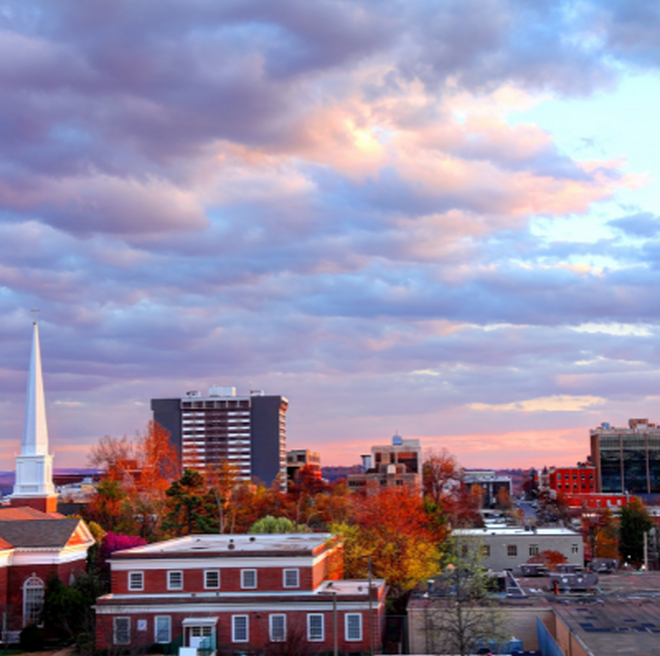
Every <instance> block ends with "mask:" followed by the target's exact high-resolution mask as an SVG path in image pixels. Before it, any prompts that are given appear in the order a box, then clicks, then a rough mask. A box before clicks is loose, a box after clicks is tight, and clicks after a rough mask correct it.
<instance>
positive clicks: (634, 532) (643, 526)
mask: <svg viewBox="0 0 660 656" xmlns="http://www.w3.org/2000/svg"><path fill="white" fill-rule="evenodd" d="M652 527H653V520H652V519H651V517H650V515H649V513H648V510H646V508H645V507H644V504H643V503H642V501H641V499H639V497H630V499H629V500H628V503H627V505H625V506H624V507H623V508H621V511H620V512H619V551H620V553H621V558H622V559H623V561H624V562H626V563H633V564H634V565H637V566H639V565H640V564H641V563H643V562H644V534H645V533H648V531H650V530H651V528H652Z"/></svg>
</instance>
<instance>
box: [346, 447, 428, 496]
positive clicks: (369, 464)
mask: <svg viewBox="0 0 660 656" xmlns="http://www.w3.org/2000/svg"><path fill="white" fill-rule="evenodd" d="M363 460H364V469H365V472H364V473H363V474H349V475H348V477H347V480H346V482H347V485H348V487H349V488H351V489H353V490H362V491H369V489H370V488H373V489H380V488H382V487H404V488H407V489H409V490H416V491H418V492H420V493H421V492H422V487H421V474H422V447H421V446H420V444H419V440H404V439H403V438H402V437H401V436H400V435H395V436H394V437H393V438H392V444H385V445H378V446H373V447H371V455H370V456H363Z"/></svg>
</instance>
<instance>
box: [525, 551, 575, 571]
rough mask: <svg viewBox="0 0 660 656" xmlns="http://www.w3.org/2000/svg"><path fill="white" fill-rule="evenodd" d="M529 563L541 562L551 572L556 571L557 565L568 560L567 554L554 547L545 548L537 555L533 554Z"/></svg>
mask: <svg viewBox="0 0 660 656" xmlns="http://www.w3.org/2000/svg"><path fill="white" fill-rule="evenodd" d="M527 562H528V563H539V564H541V565H545V567H547V568H548V569H549V570H550V571H551V572H554V571H555V570H556V569H557V565H561V564H563V563H565V562H566V556H564V554H563V553H561V552H560V551H554V550H553V549H545V550H543V551H541V552H540V553H538V554H536V555H535V556H531V557H530V558H529V560H528V561H527Z"/></svg>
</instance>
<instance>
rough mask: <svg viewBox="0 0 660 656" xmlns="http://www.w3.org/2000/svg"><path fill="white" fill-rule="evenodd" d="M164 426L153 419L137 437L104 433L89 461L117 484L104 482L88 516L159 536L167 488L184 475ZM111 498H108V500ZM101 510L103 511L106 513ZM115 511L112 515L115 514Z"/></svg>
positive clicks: (152, 537)
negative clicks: (133, 438) (129, 437)
mask: <svg viewBox="0 0 660 656" xmlns="http://www.w3.org/2000/svg"><path fill="white" fill-rule="evenodd" d="M169 437H170V435H169V433H168V431H166V430H165V429H164V428H163V427H162V426H160V425H159V424H157V423H156V422H154V421H150V422H149V423H148V424H147V426H146V428H145V430H144V431H143V432H142V433H139V434H138V435H136V438H135V440H129V439H128V438H127V437H126V436H124V437H120V438H117V437H110V436H108V435H106V436H104V437H102V438H101V439H100V440H99V443H98V444H97V445H96V446H95V447H93V448H92V449H91V451H90V455H89V462H90V464H92V465H93V466H96V467H102V468H103V469H104V470H105V478H106V479H107V480H109V481H113V482H115V483H116V485H99V487H98V488H97V491H96V495H95V497H94V499H93V500H92V503H91V505H90V508H89V512H88V516H89V518H90V519H94V520H95V521H98V523H99V524H101V526H102V527H103V528H104V529H106V530H114V531H116V530H117V529H118V526H119V525H121V527H122V529H123V530H122V531H121V532H125V533H132V534H135V533H137V534H139V535H141V536H142V537H143V538H145V539H147V540H156V539H158V538H159V537H160V534H159V523H160V521H161V519H162V516H163V509H164V505H165V501H166V494H165V493H166V490H167V489H168V488H169V486H170V485H171V483H172V481H173V480H175V479H176V478H178V475H179V465H178V462H179V458H178V454H177V452H176V450H175V449H174V447H173V446H172V444H171V443H170V440H169ZM105 497H107V498H105ZM101 509H102V510H103V512H101ZM110 510H112V513H113V514H112V515H111V514H110Z"/></svg>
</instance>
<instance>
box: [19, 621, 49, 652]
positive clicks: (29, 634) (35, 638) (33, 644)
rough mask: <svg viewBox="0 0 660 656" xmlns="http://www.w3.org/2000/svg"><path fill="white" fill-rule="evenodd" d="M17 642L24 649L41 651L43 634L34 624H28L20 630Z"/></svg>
mask: <svg viewBox="0 0 660 656" xmlns="http://www.w3.org/2000/svg"><path fill="white" fill-rule="evenodd" d="M19 642H20V645H21V649H23V650H24V651H41V650H42V649H43V648H44V634H43V633H42V632H41V629H40V628H39V627H38V626H37V625H36V624H28V625H27V626H25V627H24V628H23V630H22V631H21V634H20V638H19Z"/></svg>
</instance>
